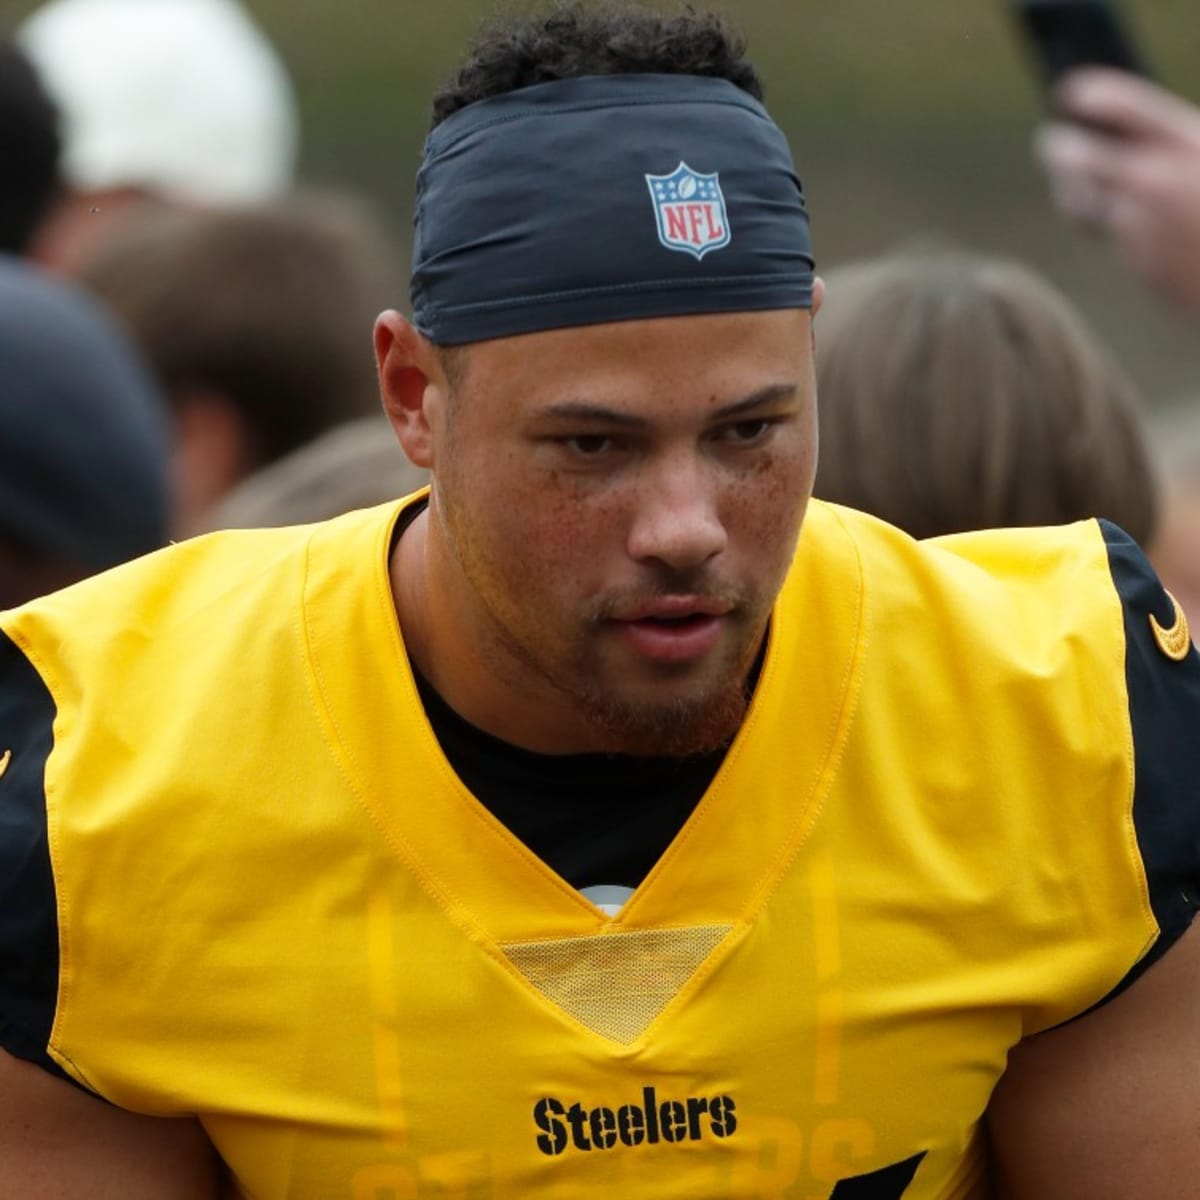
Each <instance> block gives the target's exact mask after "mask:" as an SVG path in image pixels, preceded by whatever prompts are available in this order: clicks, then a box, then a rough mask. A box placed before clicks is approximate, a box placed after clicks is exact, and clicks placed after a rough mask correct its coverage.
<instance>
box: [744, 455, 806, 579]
mask: <svg viewBox="0 0 1200 1200" xmlns="http://www.w3.org/2000/svg"><path fill="white" fill-rule="evenodd" d="M812 479H813V463H812V456H811V455H803V456H796V457H789V458H787V459H770V460H766V461H764V462H763V463H762V464H761V465H760V466H759V467H757V468H756V469H755V470H754V471H752V472H750V473H749V474H747V475H745V476H743V477H741V478H739V479H738V480H737V481H736V482H734V483H733V484H732V485H731V486H730V487H729V488H728V489H727V490H726V492H725V495H724V497H723V498H722V505H721V513H722V520H723V522H724V524H725V528H726V531H727V532H728V533H729V535H730V537H731V539H735V540H737V541H738V542H739V543H740V544H742V545H749V546H750V547H751V550H752V552H753V553H754V554H755V555H756V556H757V557H760V558H763V557H769V556H771V555H772V554H775V553H778V554H779V555H784V556H787V557H790V554H791V544H792V542H793V541H794V539H795V536H796V532H797V529H798V526H799V523H800V520H801V517H802V516H803V512H804V506H805V504H806V503H807V502H808V498H809V496H810V495H811V493H812Z"/></svg>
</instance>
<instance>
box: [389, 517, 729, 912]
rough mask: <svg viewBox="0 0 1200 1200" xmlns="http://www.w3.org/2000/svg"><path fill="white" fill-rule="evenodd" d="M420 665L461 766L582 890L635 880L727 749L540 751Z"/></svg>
mask: <svg viewBox="0 0 1200 1200" xmlns="http://www.w3.org/2000/svg"><path fill="white" fill-rule="evenodd" d="M424 507H425V504H424V503H420V504H414V505H412V506H411V507H410V508H409V509H408V510H407V511H405V513H404V514H403V515H402V516H401V518H400V520H399V522H397V527H396V532H395V535H394V536H393V541H392V545H393V547H394V546H395V543H396V542H397V541H399V539H400V536H401V535H402V534H403V532H404V530H405V529H407V528H408V526H409V524H411V522H412V521H413V520H414V518H416V516H417V515H418V514H419V513H420V512H421V511H422V510H423V509H424ZM409 661H410V663H411V659H410V660H409ZM412 672H413V677H414V679H415V680H416V683H417V691H418V692H419V693H420V696H421V703H422V704H423V705H424V706H425V715H426V716H427V717H428V718H429V724H430V725H431V726H432V728H433V732H434V734H435V735H436V737H437V740H438V742H439V744H440V745H441V747H442V753H443V754H445V756H446V759H447V761H448V762H449V763H450V765H451V767H453V768H454V772H455V774H456V775H457V776H458V777H459V779H461V780H462V781H463V783H464V784H466V786H467V788H468V789H469V790H470V792H471V793H472V795H474V796H475V798H476V799H477V800H478V801H479V802H480V803H481V804H482V805H483V806H484V807H485V808H486V809H487V810H488V811H489V812H490V813H491V814H492V815H493V816H494V817H495V818H496V820H498V821H499V822H500V823H501V824H502V825H503V826H504V827H505V828H506V829H508V831H509V832H510V833H512V834H513V835H514V836H515V837H517V838H519V839H520V840H521V841H522V842H523V843H524V844H525V845H526V846H527V847H528V848H529V849H530V850H532V851H533V853H534V854H536V855H537V856H538V858H540V859H541V860H542V862H544V863H546V864H547V865H548V866H549V867H551V868H553V870H554V871H556V872H557V873H558V875H559V876H561V877H562V878H563V879H565V880H566V881H567V882H568V883H569V884H570V885H571V886H572V887H574V888H579V889H581V890H582V889H583V888H587V887H593V886H596V885H603V884H616V885H618V886H621V887H628V888H636V887H637V886H638V884H640V883H641V882H642V880H643V879H644V878H645V877H646V876H647V875H648V874H649V872H650V869H651V868H652V867H653V866H654V864H655V863H656V862H657V861H658V860H659V859H660V858H661V857H662V855H663V853H664V852H665V851H666V849H667V847H668V846H669V845H670V844H671V842H672V840H673V839H674V837H675V835H676V834H677V833H678V832H679V831H680V829H682V828H683V826H684V823H685V822H686V821H687V819H688V817H689V816H691V813H692V810H693V809H694V808H695V807H696V805H697V804H698V803H699V802H700V798H701V797H702V796H703V795H704V793H705V791H706V790H707V788H708V785H709V784H710V783H711V782H712V779H713V776H714V775H716V773H717V768H718V767H720V765H721V762H722V760H723V759H724V758H725V753H726V750H727V749H728V748H727V747H722V748H720V749H719V750H714V751H711V752H710V753H708V754H697V755H693V756H691V757H688V758H635V757H633V756H631V755H623V754H537V753H535V752H534V751H532V750H525V749H522V748H521V747H519V746H513V745H511V744H510V743H509V742H505V741H501V740H500V739H499V738H496V737H493V736H492V735H491V734H489V733H485V732H484V731H483V730H482V729H480V728H478V726H475V725H472V724H471V723H470V722H469V721H466V720H464V719H463V718H462V717H461V716H459V714H458V713H457V712H455V711H454V709H452V708H451V707H450V705H448V704H447V703H446V701H445V700H443V699H442V697H441V696H439V695H438V693H437V692H436V691H435V690H434V688H433V685H432V684H430V682H429V681H428V680H427V679H425V678H424V676H422V675H421V673H420V672H419V671H418V670H417V668H416V664H412Z"/></svg>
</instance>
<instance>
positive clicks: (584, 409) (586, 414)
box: [538, 383, 800, 429]
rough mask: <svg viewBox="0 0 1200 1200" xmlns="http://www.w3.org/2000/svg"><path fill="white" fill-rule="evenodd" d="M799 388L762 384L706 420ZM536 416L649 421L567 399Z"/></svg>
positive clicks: (628, 423) (633, 423)
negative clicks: (762, 385) (764, 385)
mask: <svg viewBox="0 0 1200 1200" xmlns="http://www.w3.org/2000/svg"><path fill="white" fill-rule="evenodd" d="M799 390H800V388H799V384H796V383H772V384H768V385H767V386H766V387H762V388H759V389H758V390H757V391H754V392H751V393H750V395H748V396H746V397H745V398H744V399H742V400H736V401H734V402H733V403H732V404H727V405H725V406H724V407H723V408H719V409H717V411H716V412H714V413H712V414H711V415H710V416H709V418H708V419H709V420H710V421H727V420H729V419H730V418H731V417H737V416H740V415H741V414H742V413H745V412H750V411H752V410H754V409H756V408H759V407H760V406H761V405H764V404H771V403H773V402H775V401H778V400H790V399H791V398H792V397H793V396H794V395H795V394H796V393H797V392H798V391H799ZM538 416H539V417H559V418H562V419H564V420H574V421H602V422H604V423H606V424H609V425H616V426H619V427H621V428H624V429H642V428H645V427H646V426H647V425H649V424H650V423H651V422H650V421H649V420H647V419H646V418H645V417H635V416H633V415H631V414H630V413H624V412H618V411H617V410H616V409H612V408H605V407H604V406H603V405H602V404H589V403H587V402H586V401H578V400H568V401H564V402H563V403H562V404H552V405H550V406H549V407H547V408H543V409H542V410H541V411H540V412H539V413H538Z"/></svg>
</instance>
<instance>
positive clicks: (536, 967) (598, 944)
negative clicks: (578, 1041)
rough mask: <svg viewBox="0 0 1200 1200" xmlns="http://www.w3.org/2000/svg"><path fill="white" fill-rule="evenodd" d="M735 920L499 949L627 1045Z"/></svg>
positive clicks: (567, 1006)
mask: <svg viewBox="0 0 1200 1200" xmlns="http://www.w3.org/2000/svg"><path fill="white" fill-rule="evenodd" d="M732 928H733V926H732V925H696V926H693V927H691V928H688V929H645V930H630V931H627V932H621V933H601V934H596V935H595V936H593V937H579V938H558V939H554V940H549V941H541V942H509V943H507V944H506V945H504V946H502V947H501V949H502V950H503V951H504V953H505V954H507V955H508V957H509V959H510V960H511V961H512V963H513V965H514V966H516V968H517V970H519V971H520V972H521V974H522V975H524V976H525V978H526V979H527V980H529V982H530V983H531V984H533V986H534V987H535V988H537V989H538V991H539V992H541V993H542V995H544V996H545V997H546V998H547V999H549V1000H551V1001H553V1002H554V1003H555V1004H557V1005H558V1007H559V1008H561V1009H562V1010H563V1011H564V1012H566V1013H569V1014H570V1015H571V1016H572V1017H574V1018H575V1020H576V1021H578V1022H579V1023H580V1024H581V1025H584V1026H586V1027H587V1028H588V1029H590V1030H591V1031H592V1032H593V1033H598V1034H599V1035H600V1036H601V1037H606V1038H609V1039H610V1040H611V1041H614V1042H620V1043H621V1044H622V1045H628V1044H629V1043H630V1042H634V1041H636V1040H637V1039H638V1038H639V1037H640V1036H641V1035H642V1034H643V1033H644V1032H645V1031H646V1029H647V1028H648V1027H649V1025H650V1023H651V1022H652V1021H653V1020H654V1018H655V1017H657V1016H658V1014H659V1013H660V1012H662V1010H663V1009H664V1008H666V1007H667V1005H668V1004H670V1003H671V1001H672V1000H673V999H674V998H675V997H676V996H677V995H678V994H679V991H680V989H681V988H682V987H683V986H684V984H686V983H687V981H688V980H689V979H691V977H692V976H693V975H694V974H695V973H696V970H697V969H698V968H699V966H700V964H701V963H702V962H704V960H705V959H706V958H707V957H708V956H709V954H711V953H712V951H713V950H714V949H715V948H716V946H717V945H718V943H720V941H721V940H722V939H723V938H724V937H725V935H726V934H727V933H728V932H729V931H730V929H732Z"/></svg>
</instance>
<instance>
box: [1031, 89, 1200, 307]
mask: <svg viewBox="0 0 1200 1200" xmlns="http://www.w3.org/2000/svg"><path fill="white" fill-rule="evenodd" d="M1056 101H1057V103H1056V108H1057V113H1058V119H1057V120H1055V121H1053V122H1051V123H1048V124H1047V125H1046V126H1044V127H1043V128H1042V129H1041V130H1040V131H1039V133H1038V137H1037V142H1036V148H1037V155H1038V157H1039V159H1040V160H1041V162H1042V164H1043V166H1044V167H1045V169H1046V171H1047V173H1048V176H1049V180H1050V185H1051V192H1052V195H1053V197H1054V199H1055V201H1056V203H1057V204H1058V206H1059V208H1060V209H1061V210H1062V211H1063V212H1064V213H1065V214H1066V215H1068V216H1070V217H1072V218H1074V219H1076V220H1079V221H1082V222H1084V223H1085V224H1087V225H1089V226H1091V227H1092V228H1095V229H1097V230H1099V231H1102V232H1103V233H1104V234H1106V235H1107V236H1108V237H1109V238H1110V239H1111V240H1112V243H1113V245H1114V247H1115V248H1116V251H1117V253H1118V254H1119V255H1120V257H1121V258H1122V260H1123V261H1124V262H1126V263H1127V264H1128V265H1129V266H1130V267H1131V268H1132V269H1133V270H1134V271H1135V272H1137V274H1138V275H1140V276H1141V277H1142V278H1143V279H1144V280H1146V281H1147V282H1148V283H1149V284H1150V285H1151V286H1152V287H1154V288H1155V289H1157V290H1158V291H1159V292H1160V293H1161V294H1163V295H1164V296H1166V297H1167V298H1168V299H1169V300H1171V301H1173V302H1174V303H1175V304H1177V305H1178V306H1179V307H1180V308H1181V309H1182V310H1183V311H1184V312H1186V313H1188V314H1189V315H1190V316H1191V317H1192V318H1193V319H1195V320H1197V321H1200V108H1197V107H1196V105H1194V104H1192V103H1190V102H1188V101H1187V100H1184V99H1182V98H1181V97H1179V96H1176V95H1173V94H1172V93H1171V92H1169V91H1167V90H1165V89H1164V88H1161V87H1159V86H1158V85H1156V84H1154V83H1151V82H1149V81H1148V80H1146V79H1143V78H1140V77H1139V76H1136V75H1133V74H1130V73H1128V72H1124V71H1114V70H1108V69H1099V68H1091V69H1087V70H1079V71H1075V72H1072V73H1071V74H1070V75H1068V76H1067V77H1066V78H1065V79H1064V80H1063V82H1062V83H1061V84H1060V85H1059V87H1058V89H1057V92H1056Z"/></svg>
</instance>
